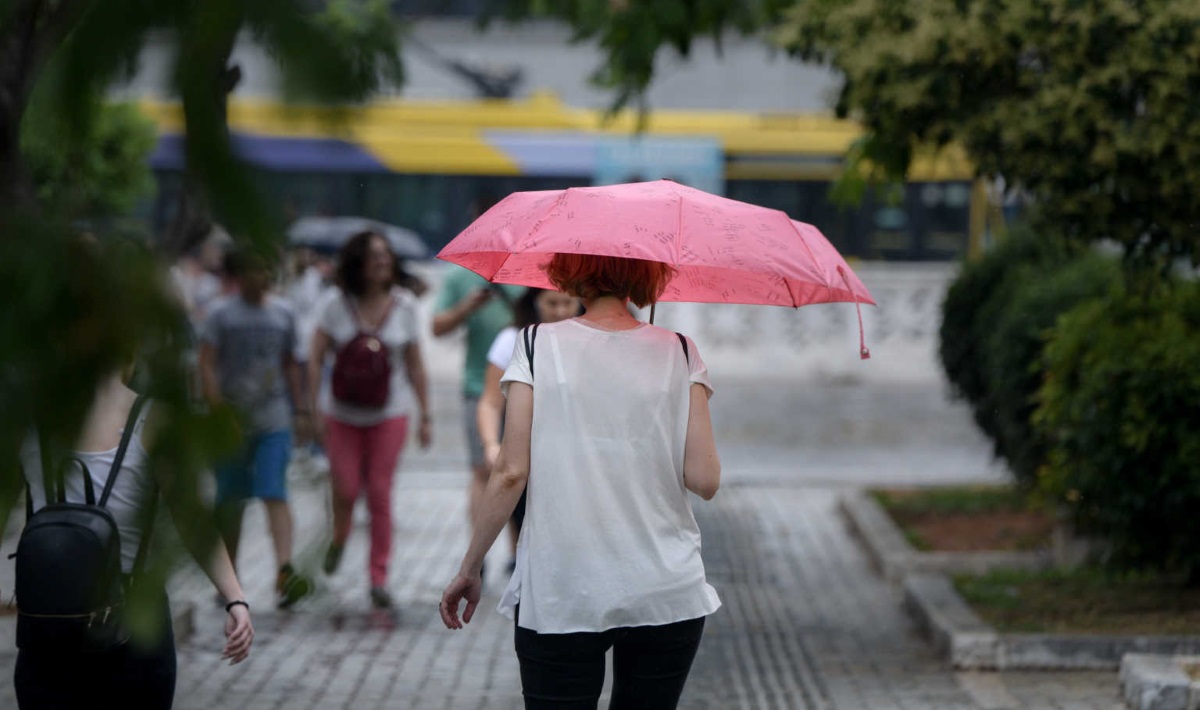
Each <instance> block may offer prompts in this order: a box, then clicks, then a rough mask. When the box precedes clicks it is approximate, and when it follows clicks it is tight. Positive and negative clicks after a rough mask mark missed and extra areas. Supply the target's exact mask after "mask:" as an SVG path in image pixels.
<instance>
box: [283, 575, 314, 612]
mask: <svg viewBox="0 0 1200 710" xmlns="http://www.w3.org/2000/svg"><path fill="white" fill-rule="evenodd" d="M275 594H276V598H277V601H276V603H275V606H276V607H277V608H279V609H287V608H289V607H291V606H292V605H293V604H295V603H296V602H298V601H300V600H301V599H303V598H304V597H306V596H308V595H309V594H312V582H310V581H308V580H307V579H305V578H304V577H302V576H301V575H299V574H297V573H296V571H295V570H294V569H292V566H291V565H290V564H288V565H284V566H283V567H281V568H280V569H279V576H277V577H276V578H275Z"/></svg>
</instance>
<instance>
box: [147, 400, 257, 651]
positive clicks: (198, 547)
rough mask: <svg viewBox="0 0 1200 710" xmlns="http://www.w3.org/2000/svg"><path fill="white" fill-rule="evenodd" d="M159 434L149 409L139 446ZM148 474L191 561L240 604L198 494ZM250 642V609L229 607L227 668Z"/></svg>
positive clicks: (158, 473)
mask: <svg viewBox="0 0 1200 710" xmlns="http://www.w3.org/2000/svg"><path fill="white" fill-rule="evenodd" d="M161 430H162V420H161V419H160V418H159V416H158V414H157V412H156V411H155V410H154V409H151V410H150V413H149V414H147V421H146V426H145V427H144V428H143V430H142V444H143V446H145V447H146V449H147V450H149V449H150V447H151V441H152V439H153V438H154V436H155V435H156V434H157V433H158V432H160V431H161ZM150 471H151V476H153V478H154V481H155V483H157V484H158V487H159V490H160V491H162V496H163V498H164V499H165V500H166V503H167V509H168V510H169V511H170V513H171V518H172V520H174V521H175V528H176V530H178V532H179V537H180V540H182V542H183V544H184V546H185V547H187V549H188V552H189V553H191V555H192V558H193V559H195V560H196V563H197V564H199V565H200V568H201V569H203V570H204V573H205V574H206V575H208V578H209V580H210V581H211V582H212V584H213V586H214V587H216V589H217V591H218V592H220V593H221V596H222V597H223V598H224V599H226V600H227V601H241V602H244V601H245V600H246V594H245V592H243V591H242V585H241V583H240V582H238V578H237V573H236V572H235V571H234V569H233V563H232V562H231V561H230V559H229V552H228V551H227V550H226V549H225V544H224V543H223V542H222V541H221V538H220V536H219V535H218V534H217V531H216V528H215V527H214V526H213V525H212V524H211V523H210V522H209V521H210V520H211V516H210V515H197V508H198V507H200V500H201V498H200V492H199V490H187V489H184V488H182V487H181V486H180V483H179V480H178V478H177V477H176V476H173V475H170V473H168V472H166V471H164V470H163V469H162V467H160V466H150ZM253 642H254V626H253V624H252V623H251V622H250V607H249V606H246V605H244V604H238V605H234V606H230V607H229V611H228V614H227V616H226V620H225V649H224V651H223V653H222V655H221V657H222V658H228V659H230V663H231V664H233V663H240V662H242V661H244V660H245V659H246V658H247V657H248V656H249V655H250V645H251V644H252V643H253Z"/></svg>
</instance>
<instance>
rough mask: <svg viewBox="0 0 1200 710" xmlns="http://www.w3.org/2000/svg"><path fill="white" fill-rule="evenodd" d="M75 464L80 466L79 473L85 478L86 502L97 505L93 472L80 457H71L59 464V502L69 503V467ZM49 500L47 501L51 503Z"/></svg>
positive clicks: (84, 493) (57, 478) (84, 492)
mask: <svg viewBox="0 0 1200 710" xmlns="http://www.w3.org/2000/svg"><path fill="white" fill-rule="evenodd" d="M73 463H77V464H79V473H80V474H81V475H82V476H83V495H84V500H86V501H87V504H88V505H95V504H96V488H95V486H93V485H92V472H91V471H90V470H88V467H87V464H86V463H84V462H83V459H81V458H79V457H78V456H69V457H67V458H65V459H63V460H62V462H60V463H59V464H58V475H57V477H56V480H57V481H58V502H59V503H66V502H67V467H68V466H70V465H71V464H73ZM49 500H50V499H49V498H47V499H46V501H47V502H49Z"/></svg>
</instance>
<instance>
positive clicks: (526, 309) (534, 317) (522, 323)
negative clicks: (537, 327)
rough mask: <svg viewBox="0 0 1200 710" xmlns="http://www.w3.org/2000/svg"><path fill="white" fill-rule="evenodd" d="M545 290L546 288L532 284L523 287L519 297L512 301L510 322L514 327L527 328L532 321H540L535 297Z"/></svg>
mask: <svg viewBox="0 0 1200 710" xmlns="http://www.w3.org/2000/svg"><path fill="white" fill-rule="evenodd" d="M545 292H546V289H544V288H535V287H533V286H530V287H529V288H527V289H525V293H523V294H521V297H520V298H518V299H517V301H516V303H513V307H512V311H513V320H512V324H513V327H514V328H517V329H518V330H519V329H521V328H527V327H529V326H531V325H533V324H534V323H541V322H542V319H541V318H539V317H538V311H537V299H538V296H540V295H542V294H543V293H545Z"/></svg>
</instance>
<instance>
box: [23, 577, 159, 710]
mask: <svg viewBox="0 0 1200 710" xmlns="http://www.w3.org/2000/svg"><path fill="white" fill-rule="evenodd" d="M161 607H162V612H161V616H162V622H161V624H160V627H161V631H160V633H158V634H157V635H156V638H154V639H152V640H151V641H149V642H137V641H130V642H129V643H127V644H125V645H124V646H122V647H120V648H118V649H115V650H113V651H108V652H105V653H34V652H30V651H26V650H21V651H19V652H18V653H17V667H16V670H15V671H14V673H13V685H14V686H15V687H16V691H17V707H18V708H20V710H74V709H75V708H79V709H80V710H99V708H130V709H131V710H132V709H136V710H169V708H170V707H171V705H172V704H173V703H174V702H175V634H174V631H173V630H172V629H171V612H170V609H169V607H168V606H167V601H166V595H163V596H162V598H161Z"/></svg>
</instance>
